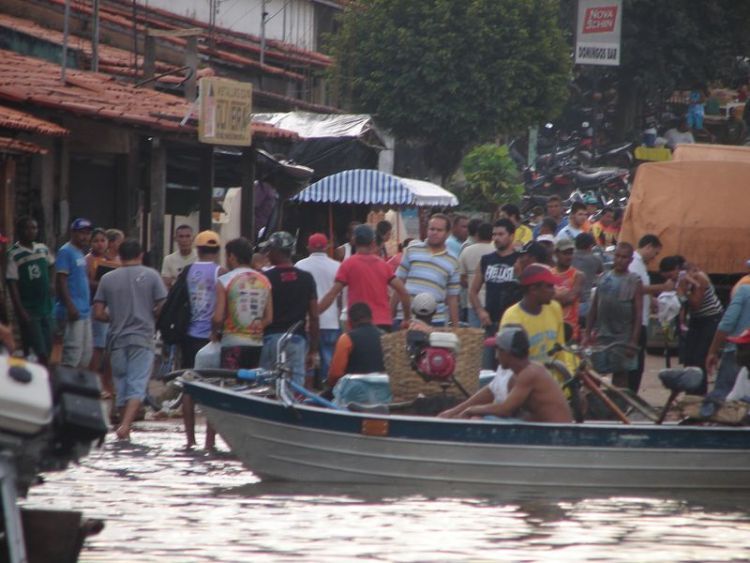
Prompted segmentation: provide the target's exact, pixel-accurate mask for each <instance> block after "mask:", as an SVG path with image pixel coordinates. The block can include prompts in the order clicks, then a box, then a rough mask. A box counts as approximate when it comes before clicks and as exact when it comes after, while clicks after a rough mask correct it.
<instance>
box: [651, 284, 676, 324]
mask: <svg viewBox="0 0 750 563" xmlns="http://www.w3.org/2000/svg"><path fill="white" fill-rule="evenodd" d="M656 304H657V305H658V311H657V313H656V317H657V318H658V319H659V324H660V325H661V326H664V325H666V324H669V323H670V322H671V321H672V319H674V318H675V317H676V316H677V315H679V314H680V308H681V307H682V305H681V304H680V298H679V297H677V292H676V291H663V292H662V293H660V294H659V297H658V298H657V299H656Z"/></svg>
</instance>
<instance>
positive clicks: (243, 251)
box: [224, 237, 253, 270]
mask: <svg viewBox="0 0 750 563" xmlns="http://www.w3.org/2000/svg"><path fill="white" fill-rule="evenodd" d="M224 252H225V253H226V256H227V267H228V268H229V269H230V270H234V269H235V268H239V267H240V266H245V267H248V266H251V263H252V260H253V245H252V244H250V241H249V240H247V239H246V238H244V237H240V238H235V239H232V240H230V241H229V242H228V243H227V244H226V246H225V247H224Z"/></svg>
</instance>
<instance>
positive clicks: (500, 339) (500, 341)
mask: <svg viewBox="0 0 750 563" xmlns="http://www.w3.org/2000/svg"><path fill="white" fill-rule="evenodd" d="M529 348H530V344H529V335H528V334H526V331H525V330H524V328H523V327H522V326H521V325H519V324H508V325H505V326H503V327H501V328H500V331H499V332H498V333H497V336H495V356H496V357H497V360H498V362H499V363H500V366H501V367H502V368H503V369H512V367H513V366H514V365H517V363H518V362H525V361H527V360H528V358H529Z"/></svg>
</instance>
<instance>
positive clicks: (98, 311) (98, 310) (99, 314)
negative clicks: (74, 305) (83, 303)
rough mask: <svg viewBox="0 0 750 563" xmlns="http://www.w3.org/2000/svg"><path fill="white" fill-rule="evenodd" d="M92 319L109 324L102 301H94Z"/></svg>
mask: <svg viewBox="0 0 750 563" xmlns="http://www.w3.org/2000/svg"><path fill="white" fill-rule="evenodd" d="M94 319H95V320H97V321H101V322H103V323H108V322H109V314H108V313H107V305H106V304H105V303H104V302H103V301H96V302H95V303H94Z"/></svg>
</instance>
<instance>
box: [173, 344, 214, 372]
mask: <svg viewBox="0 0 750 563" xmlns="http://www.w3.org/2000/svg"><path fill="white" fill-rule="evenodd" d="M208 342H209V340H208V338H195V337H193V336H185V339H184V340H183V341H182V342H181V343H180V352H181V355H182V357H181V358H180V367H181V368H182V369H189V368H192V367H195V355H196V354H197V353H198V350H200V349H201V348H203V347H204V346H205V345H206V344H208Z"/></svg>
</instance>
